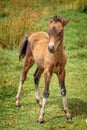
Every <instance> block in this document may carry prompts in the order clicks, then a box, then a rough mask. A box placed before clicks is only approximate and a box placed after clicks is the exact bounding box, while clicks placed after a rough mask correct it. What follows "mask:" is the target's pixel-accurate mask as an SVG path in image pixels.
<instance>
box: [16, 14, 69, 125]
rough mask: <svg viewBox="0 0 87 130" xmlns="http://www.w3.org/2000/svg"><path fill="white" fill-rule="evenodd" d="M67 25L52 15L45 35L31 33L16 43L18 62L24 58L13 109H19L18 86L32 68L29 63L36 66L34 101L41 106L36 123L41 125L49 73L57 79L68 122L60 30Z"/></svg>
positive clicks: (62, 33) (63, 54) (62, 35)
mask: <svg viewBox="0 0 87 130" xmlns="http://www.w3.org/2000/svg"><path fill="white" fill-rule="evenodd" d="M68 22H69V20H63V19H62V18H61V17H59V16H54V17H53V18H52V19H51V20H50V25H49V29H48V33H46V32H36V33H32V34H31V35H30V36H25V37H24V39H23V41H22V42H21V44H20V55H19V59H21V58H22V57H24V56H25V55H26V58H25V64H24V68H23V72H22V75H21V77H20V84H19V88H18V93H17V96H16V106H17V107H19V106H20V92H21V88H22V85H23V83H24V81H25V79H26V75H27V72H28V70H29V69H30V68H31V67H32V66H33V64H34V63H36V64H37V69H36V71H35V74H34V83H35V96H36V101H37V102H38V104H39V106H40V107H41V111H40V116H39V118H38V122H39V123H42V122H43V121H44V114H45V105H46V101H47V98H48V97H49V83H50V80H51V77H52V74H53V73H55V74H56V75H57V77H58V80H59V85H60V89H61V95H62V99H63V107H64V112H65V115H66V118H67V119H68V120H71V116H70V113H69V109H68V103H67V98H66V88H65V73H66V72H65V65H66V55H65V51H64V47H63V39H64V27H65V25H67V23H68ZM43 72H44V82H45V88H44V92H43V101H42V102H41V99H40V92H39V80H40V77H41V75H42V73H43Z"/></svg>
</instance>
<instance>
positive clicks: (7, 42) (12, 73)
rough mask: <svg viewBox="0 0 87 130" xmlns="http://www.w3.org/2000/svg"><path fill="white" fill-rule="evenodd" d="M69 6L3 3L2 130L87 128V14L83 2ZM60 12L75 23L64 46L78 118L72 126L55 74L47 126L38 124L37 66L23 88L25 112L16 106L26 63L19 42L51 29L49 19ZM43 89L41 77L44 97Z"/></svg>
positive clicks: (0, 24) (0, 63)
mask: <svg viewBox="0 0 87 130" xmlns="http://www.w3.org/2000/svg"><path fill="white" fill-rule="evenodd" d="M67 1H68V3H69V4H67ZM64 2H65V3H63V4H61V3H59V2H57V0H55V3H54V1H53V0H51V2H49V1H48V0H44V2H42V1H41V0H38V4H37V0H36V1H32V0H30V3H29V1H28V0H26V2H25V1H24V0H21V2H19V3H17V0H14V2H12V1H11V0H8V2H7V1H3V2H2V1H0V18H1V19H0V30H1V32H0V130H87V123H86V120H87V13H86V11H84V9H83V6H82V4H81V5H80V6H79V7H77V6H76V4H75V3H74V2H75V1H74V2H73V3H70V2H69V0H64ZM76 2H77V1H76ZM19 5H20V6H19ZM58 5H59V6H58ZM80 7H81V8H80ZM80 9H81V10H80ZM55 14H59V15H60V16H62V17H64V18H71V19H72V20H71V22H70V23H69V24H68V25H67V27H65V40H64V46H65V50H66V53H67V59H68V60H67V65H66V70H67V73H66V88H67V97H68V102H69V108H70V110H71V114H72V117H73V120H72V122H67V121H66V119H65V117H64V112H63V106H62V98H61V95H60V90H59V85H58V81H57V78H56V76H55V75H53V77H52V80H51V84H50V97H49V99H48V101H47V105H46V114H45V123H44V124H41V125H39V124H37V122H36V121H37V118H38V115H39V112H40V108H39V107H38V105H37V103H36V101H35V96H34V83H33V73H34V71H35V69H36V65H34V66H33V67H32V69H31V70H30V71H29V73H28V76H27V79H26V81H25V84H24V86H23V89H22V93H21V104H22V106H21V108H20V109H17V108H16V107H15V96H16V93H17V89H18V84H19V78H20V74H21V72H22V68H23V63H24V60H23V61H21V62H19V61H18V54H19V52H18V43H19V41H20V39H21V38H22V37H23V35H24V34H26V33H31V32H35V31H40V30H44V31H47V28H48V19H49V18H50V17H52V16H53V15H55ZM3 48H4V49H3ZM43 88H44V79H43V76H42V78H41V81H40V91H41V96H42V92H43Z"/></svg>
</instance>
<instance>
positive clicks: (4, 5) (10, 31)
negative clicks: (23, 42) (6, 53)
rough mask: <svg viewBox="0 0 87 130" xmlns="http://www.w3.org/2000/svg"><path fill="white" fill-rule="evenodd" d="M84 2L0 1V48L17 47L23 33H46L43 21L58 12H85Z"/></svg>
mask: <svg viewBox="0 0 87 130" xmlns="http://www.w3.org/2000/svg"><path fill="white" fill-rule="evenodd" d="M86 3H87V2H86V0H73V1H71V0H64V1H63V0H59V1H57V0H55V1H54V0H50V2H49V0H44V1H42V0H34V1H32V0H19V1H18V0H14V1H12V0H5V1H0V48H12V49H15V48H16V47H18V44H19V41H20V39H21V37H23V35H24V34H25V33H32V32H35V31H40V30H43V31H47V24H46V22H45V21H47V20H48V19H49V17H50V16H52V15H53V14H57V13H58V12H59V11H60V10H62V11H65V10H66V9H78V10H81V11H83V12H86V11H87V6H86Z"/></svg>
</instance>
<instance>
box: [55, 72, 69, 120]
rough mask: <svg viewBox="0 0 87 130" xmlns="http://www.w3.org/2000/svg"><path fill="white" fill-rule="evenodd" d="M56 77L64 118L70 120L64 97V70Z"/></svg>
mask: <svg viewBox="0 0 87 130" xmlns="http://www.w3.org/2000/svg"><path fill="white" fill-rule="evenodd" d="M58 77H59V85H60V89H61V95H62V100H63V107H64V112H65V115H66V118H67V119H68V120H71V116H70V113H69V108H68V103H67V98H66V88H65V70H63V71H61V73H59V75H58Z"/></svg>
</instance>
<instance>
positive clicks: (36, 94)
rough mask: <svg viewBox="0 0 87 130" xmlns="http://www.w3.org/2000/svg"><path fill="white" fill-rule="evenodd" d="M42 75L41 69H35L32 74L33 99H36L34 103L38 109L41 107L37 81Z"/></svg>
mask: <svg viewBox="0 0 87 130" xmlns="http://www.w3.org/2000/svg"><path fill="white" fill-rule="evenodd" d="M42 73H43V69H42V68H40V67H37V69H36V71H35V73H34V83H35V97H36V101H37V103H38V104H39V106H40V107H42V102H41V99H40V92H39V80H40V77H41V75H42Z"/></svg>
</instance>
